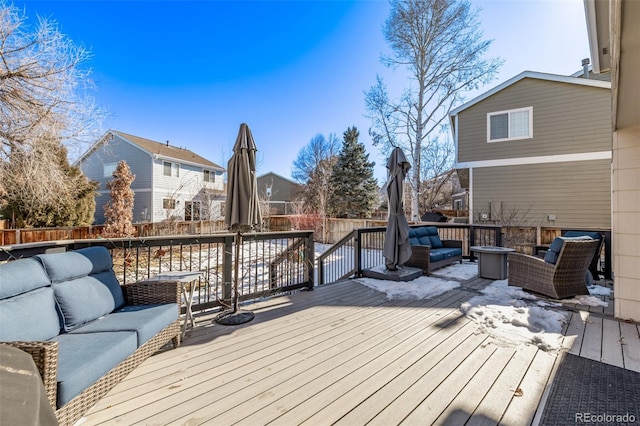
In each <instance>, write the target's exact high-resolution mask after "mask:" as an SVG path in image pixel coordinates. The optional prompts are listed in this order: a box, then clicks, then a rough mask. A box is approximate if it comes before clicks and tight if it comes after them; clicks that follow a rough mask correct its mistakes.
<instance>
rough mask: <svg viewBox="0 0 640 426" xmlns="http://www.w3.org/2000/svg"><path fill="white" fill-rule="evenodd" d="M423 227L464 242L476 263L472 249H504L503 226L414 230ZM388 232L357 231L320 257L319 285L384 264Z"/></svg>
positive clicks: (443, 226)
mask: <svg viewBox="0 0 640 426" xmlns="http://www.w3.org/2000/svg"><path fill="white" fill-rule="evenodd" d="M421 226H436V227H437V228H438V234H439V235H440V238H441V239H443V240H461V241H462V255H463V257H465V258H469V259H472V260H473V259H474V253H473V252H472V251H471V250H470V247H472V246H476V245H483V246H502V238H503V236H502V233H501V228H500V227H499V226H492V225H466V224H448V223H447V224H444V223H442V224H437V225H431V224H430V225H425V224H422V225H412V226H411V227H412V228H415V227H421ZM385 232H386V227H375V228H360V229H355V230H353V231H352V232H351V233H349V234H348V235H346V236H345V237H344V238H342V239H341V240H340V241H338V242H337V243H336V244H334V245H333V246H331V247H330V248H329V249H328V250H326V251H325V252H324V253H322V254H321V255H320V256H318V258H317V268H318V284H326V283H330V282H334V281H338V280H341V279H346V278H350V277H358V276H361V275H362V271H363V270H364V269H367V268H371V267H374V266H376V265H382V264H384V261H385V260H384V256H383V254H382V247H383V244H384V237H385Z"/></svg>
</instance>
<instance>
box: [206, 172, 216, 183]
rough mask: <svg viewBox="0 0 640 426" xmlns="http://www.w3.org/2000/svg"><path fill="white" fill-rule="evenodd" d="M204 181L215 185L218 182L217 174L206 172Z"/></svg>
mask: <svg viewBox="0 0 640 426" xmlns="http://www.w3.org/2000/svg"><path fill="white" fill-rule="evenodd" d="M203 180H204V181H205V182H212V183H215V181H216V172H212V171H210V170H204V177H203Z"/></svg>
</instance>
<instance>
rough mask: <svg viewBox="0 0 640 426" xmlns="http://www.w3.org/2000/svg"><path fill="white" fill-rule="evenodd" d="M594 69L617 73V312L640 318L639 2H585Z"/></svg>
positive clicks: (614, 143) (614, 181)
mask: <svg viewBox="0 0 640 426" xmlns="http://www.w3.org/2000/svg"><path fill="white" fill-rule="evenodd" d="M585 10H586V18H587V33H588V35H589V45H590V48H591V60H592V62H593V71H594V72H595V73H607V72H610V73H611V75H612V85H611V95H610V97H609V105H610V108H611V107H612V108H613V115H612V117H611V121H612V129H611V131H612V135H611V137H612V147H611V149H612V157H613V158H612V160H613V161H612V162H611V173H612V179H611V189H612V192H613V196H612V200H611V212H612V220H613V226H612V234H613V236H612V245H613V247H612V248H613V250H612V251H613V271H614V273H615V280H614V283H613V292H614V294H615V297H616V299H615V303H614V309H615V311H614V312H615V316H616V317H618V318H623V319H631V320H634V321H636V322H639V321H640V267H639V266H638V265H640V250H639V249H638V247H640V245H639V244H638V223H640V161H639V159H640V103H639V102H640V73H639V72H638V70H639V69H640V43H638V41H639V40H640V2H639V1H636V0H609V1H602V0H598V1H596V0H585Z"/></svg>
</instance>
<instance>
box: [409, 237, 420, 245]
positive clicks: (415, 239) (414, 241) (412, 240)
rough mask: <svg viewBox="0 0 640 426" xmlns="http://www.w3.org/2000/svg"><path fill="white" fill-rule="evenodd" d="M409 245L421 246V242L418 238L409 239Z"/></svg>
mask: <svg viewBox="0 0 640 426" xmlns="http://www.w3.org/2000/svg"><path fill="white" fill-rule="evenodd" d="M409 244H411V245H412V246H419V245H420V241H419V240H418V238H417V237H409Z"/></svg>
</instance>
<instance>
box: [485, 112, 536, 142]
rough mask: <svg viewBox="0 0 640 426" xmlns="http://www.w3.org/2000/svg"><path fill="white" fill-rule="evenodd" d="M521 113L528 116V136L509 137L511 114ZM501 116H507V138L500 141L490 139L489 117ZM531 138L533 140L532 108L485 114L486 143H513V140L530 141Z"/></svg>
mask: <svg viewBox="0 0 640 426" xmlns="http://www.w3.org/2000/svg"><path fill="white" fill-rule="evenodd" d="M523 111H526V112H528V114H529V134H528V135H526V136H511V114H513V113H516V112H523ZM503 114H507V126H508V129H507V132H508V134H509V136H507V137H506V138H501V139H491V117H493V116H494V115H503ZM531 138H533V107H532V106H530V107H526V108H517V109H509V110H506V111H497V112H490V113H488V114H487V142H488V143H493V142H505V141H515V140H521V139H531Z"/></svg>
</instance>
